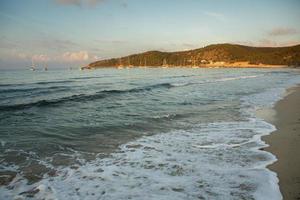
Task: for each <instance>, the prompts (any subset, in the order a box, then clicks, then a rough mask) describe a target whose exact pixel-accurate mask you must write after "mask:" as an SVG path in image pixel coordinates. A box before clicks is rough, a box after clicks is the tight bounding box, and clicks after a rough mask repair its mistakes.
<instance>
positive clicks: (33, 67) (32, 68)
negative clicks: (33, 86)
mask: <svg viewBox="0 0 300 200" xmlns="http://www.w3.org/2000/svg"><path fill="white" fill-rule="evenodd" d="M30 70H31V71H35V70H36V69H35V64H34V62H33V60H31V66H30Z"/></svg>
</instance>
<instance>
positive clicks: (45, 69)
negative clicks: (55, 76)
mask: <svg viewBox="0 0 300 200" xmlns="http://www.w3.org/2000/svg"><path fill="white" fill-rule="evenodd" d="M44 71H48V66H47V63H45V65H44Z"/></svg>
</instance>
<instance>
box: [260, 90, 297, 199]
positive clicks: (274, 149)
mask: <svg viewBox="0 0 300 200" xmlns="http://www.w3.org/2000/svg"><path fill="white" fill-rule="evenodd" d="M274 110H275V113H274V111H273V112H270V111H266V112H268V113H269V115H266V114H264V115H260V116H261V117H263V118H265V119H266V120H267V121H269V122H270V123H272V124H274V125H275V126H276V129H277V130H276V131H274V132H273V133H272V134H271V135H268V136H265V137H263V140H264V141H265V142H266V143H268V144H269V145H270V146H269V147H267V148H265V150H266V151H269V152H271V153H273V154H274V155H275V156H276V157H277V159H278V161H277V162H275V163H274V164H272V165H270V166H268V168H269V169H270V170H272V171H275V172H276V173H277V174H278V178H279V186H280V190H281V193H282V195H283V199H284V200H294V199H298V200H299V199H300V86H298V87H294V88H291V89H289V90H288V92H287V96H286V97H285V98H284V99H283V100H281V101H279V102H278V103H277V104H276V105H275V107H274Z"/></svg>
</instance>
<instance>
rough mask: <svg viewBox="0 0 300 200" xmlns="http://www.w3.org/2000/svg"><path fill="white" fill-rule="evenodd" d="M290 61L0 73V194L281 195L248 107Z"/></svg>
mask: <svg viewBox="0 0 300 200" xmlns="http://www.w3.org/2000/svg"><path fill="white" fill-rule="evenodd" d="M298 83H300V73H299V71H297V70H293V69H182V68H177V69H151V68H148V69H130V70H129V69H124V70H116V69H102V70H94V71H74V70H73V71H71V70H70V71H67V70H52V71H51V70H49V71H35V72H32V71H22V70H19V71H18V70H15V71H13V70H7V71H4V70H3V71H1V74H0V141H1V146H0V159H1V164H0V180H1V182H2V183H3V184H2V185H1V186H0V199H11V198H15V197H25V198H29V199H30V198H33V199H42V198H49V199H51V198H52V199H280V198H281V194H280V192H279V189H278V184H277V181H278V180H277V178H276V174H275V173H273V172H271V171H269V170H267V169H266V168H265V166H266V165H267V164H269V163H272V162H274V161H275V157H274V156H273V155H272V154H270V153H267V152H264V151H259V150H258V149H259V148H261V147H264V146H265V144H264V143H263V142H262V141H261V140H260V136H261V135H264V134H268V133H270V132H271V131H272V130H274V127H273V126H272V125H271V124H268V123H266V122H264V121H263V120H262V119H259V118H257V117H256V116H255V110H256V109H260V108H265V107H271V106H272V105H273V104H274V103H275V102H276V101H277V100H279V99H280V98H281V97H282V95H283V94H284V91H285V89H287V88H288V87H291V86H293V85H295V84H298Z"/></svg>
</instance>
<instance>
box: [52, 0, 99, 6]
mask: <svg viewBox="0 0 300 200" xmlns="http://www.w3.org/2000/svg"><path fill="white" fill-rule="evenodd" d="M103 1H104V0H55V2H56V3H58V4H60V5H65V6H70V5H73V6H83V5H84V6H85V5H87V6H95V5H97V4H98V3H101V2H103Z"/></svg>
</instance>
